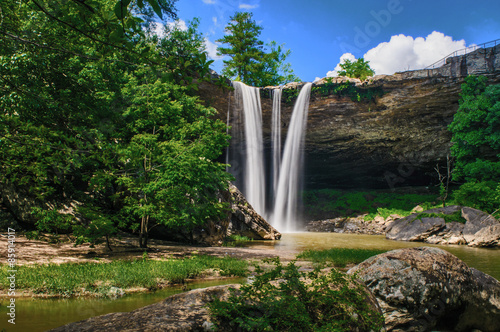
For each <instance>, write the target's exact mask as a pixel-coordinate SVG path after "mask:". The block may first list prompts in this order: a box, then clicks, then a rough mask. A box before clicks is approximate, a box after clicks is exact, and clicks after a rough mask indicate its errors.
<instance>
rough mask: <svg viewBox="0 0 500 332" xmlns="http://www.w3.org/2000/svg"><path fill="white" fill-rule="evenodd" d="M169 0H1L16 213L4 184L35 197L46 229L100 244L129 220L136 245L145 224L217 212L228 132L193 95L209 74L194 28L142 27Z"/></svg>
mask: <svg viewBox="0 0 500 332" xmlns="http://www.w3.org/2000/svg"><path fill="white" fill-rule="evenodd" d="M174 3H175V1H171V0H147V1H139V0H138V1H118V0H101V1H96V0H88V1H85V2H81V1H51V0H47V1H43V2H42V1H38V0H31V1H21V0H9V1H6V0H0V8H1V10H2V13H1V20H2V21H1V24H0V43H1V44H2V47H1V48H0V110H1V111H0V183H2V186H1V187H0V196H1V197H0V202H7V201H8V202H10V203H9V204H10V205H9V206H7V208H8V209H10V210H11V212H12V213H15V212H16V211H14V209H15V206H13V205H15V204H21V203H22V201H23V200H21V199H19V200H17V201H15V200H14V201H13V200H10V201H9V197H12V194H11V193H8V192H7V189H9V190H10V191H11V192H12V191H14V192H15V193H16V194H18V195H19V196H20V197H24V198H26V199H27V201H30V202H35V203H33V205H35V206H36V207H35V208H34V209H33V211H32V212H34V213H35V214H34V215H32V216H34V219H35V222H36V225H37V227H38V229H39V230H41V231H49V232H58V231H73V232H74V233H75V235H76V236H77V237H78V241H79V242H83V241H91V242H95V241H97V240H98V239H99V238H103V237H105V238H109V237H110V236H113V234H115V233H116V231H117V230H118V229H126V228H128V227H131V228H132V229H134V230H136V231H138V232H139V234H140V235H141V246H143V247H145V246H147V236H148V230H149V228H150V227H151V226H152V225H155V224H163V225H176V226H178V225H182V227H183V228H184V229H190V228H192V227H193V226H194V225H196V224H200V223H202V222H204V221H205V220H207V219H216V218H219V217H220V216H221V215H222V213H223V212H224V211H225V209H226V208H227V206H225V205H224V204H223V203H220V202H219V200H218V197H217V193H218V192H219V190H223V189H225V188H227V185H228V182H227V181H228V178H229V176H228V174H227V173H226V172H225V167H224V165H222V164H220V163H218V162H217V161H216V159H217V158H218V156H219V155H220V154H221V153H222V151H223V148H224V146H225V145H226V144H227V140H228V137H227V135H226V128H225V124H224V123H223V122H221V121H217V120H214V118H213V113H214V109H212V108H207V107H205V106H203V105H202V104H201V103H200V102H199V100H198V99H197V98H196V97H193V96H192V95H193V93H192V92H193V91H192V88H195V85H194V82H195V80H194V78H196V79H200V78H202V76H203V75H204V74H206V73H208V65H209V61H207V54H206V52H205V51H204V50H203V49H200V48H199V47H198V46H200V45H201V44H200V43H199V42H200V36H199V35H198V34H197V33H196V31H195V28H191V29H188V31H186V32H185V33H184V34H182V33H181V32H180V31H178V30H175V29H174V30H171V31H170V33H168V34H166V35H165V36H164V37H162V38H163V39H162V38H157V37H154V36H151V35H150V34H148V27H150V25H151V24H154V22H153V21H154V20H153V18H154V17H155V15H158V16H163V17H164V18H174V17H175V8H174V7H173V4H174ZM165 23H166V22H165ZM35 31H36V33H34V32H35ZM149 31H151V29H149ZM178 37H179V38H178ZM181 37H182V38H181ZM164 38H167V39H169V38H175V40H165V39H164ZM4 184H5V185H4ZM67 211H72V213H67ZM17 216H18V217H19V216H20V215H19V214H17Z"/></svg>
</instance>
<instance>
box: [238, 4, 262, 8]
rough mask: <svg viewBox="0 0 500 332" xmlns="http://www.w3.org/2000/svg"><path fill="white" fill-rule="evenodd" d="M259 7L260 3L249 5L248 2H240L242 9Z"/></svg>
mask: <svg viewBox="0 0 500 332" xmlns="http://www.w3.org/2000/svg"><path fill="white" fill-rule="evenodd" d="M257 7H259V5H249V4H246V3H240V6H239V8H240V9H255V8H257Z"/></svg>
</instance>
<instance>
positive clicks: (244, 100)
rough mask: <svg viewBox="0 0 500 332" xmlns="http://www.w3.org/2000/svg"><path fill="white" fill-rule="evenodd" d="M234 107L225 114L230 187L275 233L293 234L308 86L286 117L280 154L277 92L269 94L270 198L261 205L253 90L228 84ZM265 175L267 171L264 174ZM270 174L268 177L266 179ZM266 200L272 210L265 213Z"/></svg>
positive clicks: (257, 108) (258, 117)
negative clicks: (236, 189) (287, 122)
mask: <svg viewBox="0 0 500 332" xmlns="http://www.w3.org/2000/svg"><path fill="white" fill-rule="evenodd" d="M233 86H234V89H235V102H234V106H233V107H232V109H233V112H232V114H229V112H228V125H229V124H230V125H231V136H232V139H231V146H230V148H229V149H228V152H227V156H226V158H227V159H226V161H227V163H228V164H230V165H231V167H230V168H229V170H230V172H231V173H232V174H233V175H234V177H235V179H236V181H235V184H236V186H237V187H239V189H240V190H241V191H242V193H243V194H244V195H245V196H246V198H247V200H248V202H249V203H250V204H251V205H252V206H253V208H254V209H255V211H257V213H259V214H260V215H261V216H264V217H265V218H266V217H268V216H269V221H270V222H271V224H272V225H273V226H274V227H275V228H276V229H278V230H279V231H281V232H293V231H297V230H299V226H298V221H299V220H298V195H299V190H300V188H301V179H302V177H301V171H302V169H303V167H302V165H303V157H302V150H303V146H304V137H305V129H306V121H307V113H308V108H309V97H310V93H311V86H312V83H306V84H305V85H304V87H303V88H302V90H301V92H300V94H299V97H298V99H297V101H296V102H295V106H294V109H293V112H292V117H291V120H290V125H289V128H288V134H287V139H286V142H285V147H284V150H283V153H282V151H281V150H282V149H281V95H282V90H281V89H275V90H274V91H273V111H272V119H271V120H272V123H271V125H272V126H271V154H272V156H271V158H272V163H271V164H272V176H270V178H271V179H272V182H273V183H272V187H271V189H272V190H269V191H267V192H269V193H272V197H271V198H270V199H268V200H266V187H265V179H266V170H265V169H264V146H263V135H262V109H261V102H260V93H259V89H258V88H254V87H250V86H247V85H245V84H243V83H241V82H233ZM268 174H269V172H268ZM269 175H271V174H269ZM266 201H267V202H268V203H269V202H272V204H271V205H272V206H270V207H268V210H267V211H266V206H265V204H266Z"/></svg>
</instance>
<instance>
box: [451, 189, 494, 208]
mask: <svg viewBox="0 0 500 332" xmlns="http://www.w3.org/2000/svg"><path fill="white" fill-rule="evenodd" d="M499 192H500V184H499V183H498V182H497V181H482V182H467V183H464V184H463V185H462V186H460V188H459V189H458V190H456V191H454V192H453V198H454V201H455V203H456V204H458V205H463V206H470V207H472V208H475V209H478V210H482V211H486V212H488V213H493V212H495V211H497V212H498V209H499V208H500V195H498V194H499Z"/></svg>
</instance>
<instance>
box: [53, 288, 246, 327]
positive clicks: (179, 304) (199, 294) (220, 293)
mask: <svg viewBox="0 0 500 332" xmlns="http://www.w3.org/2000/svg"><path fill="white" fill-rule="evenodd" d="M239 287H240V285H238V284H232V285H224V286H214V287H208V288H203V289H195V290H192V291H189V292H186V293H181V294H176V295H173V296H170V297H168V298H166V299H165V300H164V301H162V302H159V303H155V304H152V305H149V306H146V307H143V308H139V309H136V310H134V311H131V312H117V313H111V314H107V315H102V316H97V317H92V318H89V319H86V320H83V321H80V322H75V323H70V324H67V325H64V326H61V327H58V328H55V329H53V330H51V331H52V332H71V331H75V332H76V331H78V332H86V331H89V332H90V331H108V332H111V331H120V332H121V331H169V332H186V331H211V329H210V328H211V323H210V317H209V313H208V310H207V308H206V307H205V305H206V304H207V303H209V302H211V301H212V299H213V298H214V297H217V298H219V299H223V300H224V299H227V298H228V297H229V294H230V291H229V289H231V288H239Z"/></svg>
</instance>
